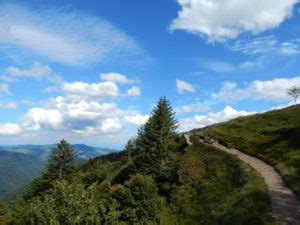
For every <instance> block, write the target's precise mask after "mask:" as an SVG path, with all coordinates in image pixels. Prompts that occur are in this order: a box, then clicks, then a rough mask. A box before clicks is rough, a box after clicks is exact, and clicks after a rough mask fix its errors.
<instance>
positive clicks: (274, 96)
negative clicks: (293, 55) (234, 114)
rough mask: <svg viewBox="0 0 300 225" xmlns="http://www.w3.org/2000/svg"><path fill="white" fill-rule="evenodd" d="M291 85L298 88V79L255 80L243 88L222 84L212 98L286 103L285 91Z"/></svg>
mask: <svg viewBox="0 0 300 225" xmlns="http://www.w3.org/2000/svg"><path fill="white" fill-rule="evenodd" d="M293 85H297V86H300V77H293V78H275V79H273V80H266V81H263V80H255V81H252V82H250V83H249V84H248V85H247V86H246V87H245V88H238V87H237V84H235V83H232V82H224V83H223V84H222V88H221V91H220V92H218V93H212V97H213V98H214V99H217V100H220V101H238V100H241V99H247V98H251V99H258V100H260V99H263V100H269V101H288V100H289V99H290V97H289V96H288V95H287V94H286V90H287V89H288V88H290V87H291V86H293Z"/></svg>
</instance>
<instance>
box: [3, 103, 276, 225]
mask: <svg viewBox="0 0 300 225" xmlns="http://www.w3.org/2000/svg"><path fill="white" fill-rule="evenodd" d="M176 127H177V122H176V120H175V119H174V113H173V109H172V107H171V106H170V104H169V102H168V101H167V100H166V99H165V98H162V99H160V100H159V102H158V104H157V106H156V107H155V108H154V110H153V112H152V114H151V116H150V118H149V120H148V121H147V123H146V124H145V125H144V126H142V127H141V128H140V129H139V131H138V135H137V137H136V138H135V139H131V140H129V141H128V144H127V145H126V147H125V149H124V151H122V152H119V153H111V154H109V155H105V156H101V157H98V158H95V159H92V160H90V161H88V162H87V163H85V164H83V165H77V164H76V163H75V160H74V159H75V152H74V150H73V149H72V148H71V147H70V145H69V144H68V143H67V142H66V141H65V140H62V141H61V142H60V143H59V144H58V145H57V147H56V148H55V150H54V151H53V152H52V154H51V156H50V159H49V162H48V164H47V166H46V169H45V170H44V172H43V173H42V175H41V176H40V177H39V178H37V179H35V180H34V181H33V182H32V183H31V184H30V185H29V186H28V187H27V188H26V189H25V191H24V192H23V193H22V195H21V196H20V197H19V198H18V200H17V201H16V202H15V203H14V204H13V205H12V206H11V208H10V210H9V211H7V210H4V208H3V206H2V209H1V208H0V211H1V212H3V213H2V215H0V218H2V221H5V222H3V223H5V224H25V223H31V224H205V225H207V224H212V225H213V224H228V225H234V224H262V225H263V224H276V223H275V221H274V219H273V218H272V217H271V215H270V211H271V208H270V202H269V198H268V195H267V191H266V187H265V185H264V183H263V180H262V178H261V177H259V176H258V175H257V174H256V173H255V172H254V170H252V169H251V168H249V167H248V166H247V165H245V164H243V163H242V162H241V161H239V160H238V159H237V158H235V157H233V156H230V155H228V154H226V153H223V152H220V151H218V150H216V149H214V148H212V147H209V146H206V145H203V144H201V143H200V142H198V140H197V139H192V142H193V146H189V147H188V146H187V145H186V142H185V139H184V137H183V136H182V135H180V134H177V133H176ZM6 211H7V212H6Z"/></svg>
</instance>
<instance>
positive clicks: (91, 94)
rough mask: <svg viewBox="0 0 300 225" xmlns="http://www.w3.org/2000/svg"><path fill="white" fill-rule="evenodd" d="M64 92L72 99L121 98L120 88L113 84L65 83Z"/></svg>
mask: <svg viewBox="0 0 300 225" xmlns="http://www.w3.org/2000/svg"><path fill="white" fill-rule="evenodd" d="M62 91H63V92H64V93H65V94H66V96H67V97H68V98H70V99H76V100H78V99H101V98H105V97H106V98H107V97H110V98H115V97H118V96H120V91H119V87H118V86H117V85H116V84H115V83H113V82H109V81H106V82H98V83H85V82H81V81H76V82H71V83H68V82H65V83H64V84H63V86H62Z"/></svg>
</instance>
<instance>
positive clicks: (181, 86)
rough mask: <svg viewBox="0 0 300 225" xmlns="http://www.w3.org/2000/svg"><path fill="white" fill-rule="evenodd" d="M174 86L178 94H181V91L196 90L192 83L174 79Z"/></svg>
mask: <svg viewBox="0 0 300 225" xmlns="http://www.w3.org/2000/svg"><path fill="white" fill-rule="evenodd" d="M176 88H177V91H178V93H179V94H182V93H183V92H185V91H186V92H196V90H195V88H194V87H193V85H192V84H190V83H188V82H186V81H183V80H178V79H176Z"/></svg>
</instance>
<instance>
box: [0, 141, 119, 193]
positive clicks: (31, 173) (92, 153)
mask: <svg viewBox="0 0 300 225" xmlns="http://www.w3.org/2000/svg"><path fill="white" fill-rule="evenodd" d="M71 146H72V148H73V149H74V150H75V151H76V153H77V158H78V160H87V159H90V158H94V157H97V156H99V155H103V154H105V153H108V152H111V151H113V150H110V149H104V148H96V147H91V146H88V145H83V144H75V145H71ZM55 147H56V145H15V146H0V198H1V197H8V198H13V196H10V194H12V195H14V194H15V192H16V190H18V189H19V188H21V187H22V186H23V185H24V184H27V183H29V182H30V181H31V180H32V179H33V178H35V177H37V176H38V175H39V174H40V173H41V171H42V169H43V168H44V166H45V164H46V162H47V159H48V156H49V154H50V153H51V151H52V150H53V149H54V148H55Z"/></svg>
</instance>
